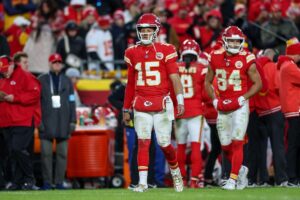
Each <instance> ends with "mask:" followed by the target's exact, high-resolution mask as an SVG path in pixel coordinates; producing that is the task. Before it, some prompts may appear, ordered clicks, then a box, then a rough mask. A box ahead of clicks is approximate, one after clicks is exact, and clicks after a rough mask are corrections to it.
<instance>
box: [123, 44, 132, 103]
mask: <svg viewBox="0 0 300 200" xmlns="http://www.w3.org/2000/svg"><path fill="white" fill-rule="evenodd" d="M124 60H125V62H126V65H127V85H126V89H125V97H124V105H123V108H124V109H130V108H131V107H132V102H133V99H134V95H135V70H134V68H133V66H132V63H131V50H130V49H127V50H126V51H125V55H124Z"/></svg>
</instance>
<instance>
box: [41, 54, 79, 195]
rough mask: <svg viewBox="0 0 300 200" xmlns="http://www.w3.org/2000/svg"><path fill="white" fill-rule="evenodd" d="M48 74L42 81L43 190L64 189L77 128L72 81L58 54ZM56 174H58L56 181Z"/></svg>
mask: <svg viewBox="0 0 300 200" xmlns="http://www.w3.org/2000/svg"><path fill="white" fill-rule="evenodd" d="M49 68H50V69H49V71H48V73H45V74H43V75H41V76H40V77H39V80H40V82H41V86H42V93H41V107H42V123H41V126H40V127H39V136H40V139H41V162H42V176H43V186H42V188H41V189H43V190H49V189H52V184H55V188H56V189H65V187H64V185H63V182H64V178H65V173H66V166H67V153H68V140H69V138H70V136H71V133H72V132H73V131H74V130H75V126H76V110H75V95H74V89H73V84H72V82H71V80H70V79H69V78H68V77H66V76H65V75H64V74H63V73H61V70H62V58H61V56H60V55H59V54H56V53H55V54H51V55H50V56H49ZM54 140H55V141H56V159H55V161H56V162H55V170H53V168H52V166H53V158H52V157H53V149H52V147H53V142H54ZM53 171H54V172H55V175H54V179H53Z"/></svg>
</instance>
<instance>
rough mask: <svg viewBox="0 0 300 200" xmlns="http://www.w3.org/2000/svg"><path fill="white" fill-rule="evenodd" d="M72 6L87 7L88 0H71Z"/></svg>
mask: <svg viewBox="0 0 300 200" xmlns="http://www.w3.org/2000/svg"><path fill="white" fill-rule="evenodd" d="M70 5H80V6H85V5H86V0H71V3H70Z"/></svg>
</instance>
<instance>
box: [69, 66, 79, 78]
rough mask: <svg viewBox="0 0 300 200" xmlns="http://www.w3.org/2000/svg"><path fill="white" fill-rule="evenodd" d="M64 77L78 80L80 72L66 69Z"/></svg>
mask: <svg viewBox="0 0 300 200" xmlns="http://www.w3.org/2000/svg"><path fill="white" fill-rule="evenodd" d="M66 76H67V77H69V78H73V77H75V78H79V77H80V72H79V70H78V69H75V68H69V69H67V71H66Z"/></svg>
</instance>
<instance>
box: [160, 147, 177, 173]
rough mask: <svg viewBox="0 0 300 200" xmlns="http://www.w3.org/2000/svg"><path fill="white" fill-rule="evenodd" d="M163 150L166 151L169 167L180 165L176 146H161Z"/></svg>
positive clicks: (173, 167) (174, 167)
mask: <svg viewBox="0 0 300 200" xmlns="http://www.w3.org/2000/svg"><path fill="white" fill-rule="evenodd" d="M161 150H162V151H163V152H164V155H165V158H166V160H167V162H168V163H169V167H170V168H171V169H176V168H177V167H178V162H177V157H176V152H175V149H174V147H173V146H172V145H171V144H169V145H168V146H166V147H161Z"/></svg>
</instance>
